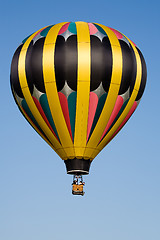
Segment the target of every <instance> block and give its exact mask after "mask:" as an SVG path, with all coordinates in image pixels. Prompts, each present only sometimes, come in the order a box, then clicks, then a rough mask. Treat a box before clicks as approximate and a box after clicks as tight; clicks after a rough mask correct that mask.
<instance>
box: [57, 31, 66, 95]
mask: <svg viewBox="0 0 160 240" xmlns="http://www.w3.org/2000/svg"><path fill="white" fill-rule="evenodd" d="M65 60H66V55H65V39H64V37H63V36H58V37H57V40H56V45H55V57H54V61H55V76H56V84H57V90H58V92H59V91H61V90H62V88H63V87H64V84H65Z"/></svg>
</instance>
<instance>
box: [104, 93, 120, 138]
mask: <svg viewBox="0 0 160 240" xmlns="http://www.w3.org/2000/svg"><path fill="white" fill-rule="evenodd" d="M122 105H123V98H122V97H121V96H118V97H117V100H116V103H115V106H114V109H113V112H112V114H111V116H110V119H109V121H108V123H107V126H106V128H105V130H104V132H103V134H102V137H101V139H100V141H101V140H102V138H103V137H104V135H105V134H106V132H107V131H108V129H109V128H110V126H111V124H112V123H113V121H114V119H115V118H116V116H117V114H118V113H119V111H120V109H121V107H122Z"/></svg>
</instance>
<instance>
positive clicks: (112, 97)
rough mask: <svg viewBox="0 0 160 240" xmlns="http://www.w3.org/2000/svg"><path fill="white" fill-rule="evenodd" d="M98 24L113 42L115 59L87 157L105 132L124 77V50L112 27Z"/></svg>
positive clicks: (88, 146)
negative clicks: (106, 93)
mask: <svg viewBox="0 0 160 240" xmlns="http://www.w3.org/2000/svg"><path fill="white" fill-rule="evenodd" d="M96 24H97V23H96ZM97 25H99V26H100V27H101V28H102V29H103V30H104V31H105V32H106V33H107V36H108V38H109V41H110V43H111V49H112V59H113V64H112V77H111V84H110V87H109V92H108V95H107V99H106V102H105V104H104V107H103V110H102V113H101V115H100V117H99V120H98V122H97V124H96V127H95V129H94V131H93V133H92V135H91V138H90V139H89V141H88V144H87V147H86V151H85V154H84V156H85V157H86V158H87V157H89V158H91V156H92V154H93V151H94V150H95V149H96V147H97V145H98V142H99V140H100V138H101V136H102V134H103V132H104V129H105V127H106V124H107V122H108V121H109V118H110V116H111V113H112V111H113V108H114V105H115V103H116V100H117V96H118V92H119V88H120V84H121V78H122V51H121V47H120V44H119V41H118V39H117V37H116V35H115V34H114V32H113V31H112V30H111V29H109V28H108V27H106V26H103V25H101V24H97Z"/></svg>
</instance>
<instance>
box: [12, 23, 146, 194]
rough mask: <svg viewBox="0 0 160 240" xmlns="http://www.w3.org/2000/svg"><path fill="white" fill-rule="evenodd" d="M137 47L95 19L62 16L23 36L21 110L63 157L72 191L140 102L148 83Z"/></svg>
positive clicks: (17, 78) (17, 85) (79, 188)
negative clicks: (63, 19) (68, 19)
mask: <svg viewBox="0 0 160 240" xmlns="http://www.w3.org/2000/svg"><path fill="white" fill-rule="evenodd" d="M146 76H147V73H146V64H145V60H144V57H143V55H142V53H141V51H140V50H139V48H138V47H137V46H136V45H135V44H134V43H133V42H132V41H131V40H130V39H128V38H127V37H126V36H125V35H124V34H122V33H120V32H119V31H117V30H115V29H113V28H110V27H106V26H104V25H102V24H98V23H86V22H63V23H58V24H55V25H51V26H47V27H44V28H42V29H40V30H38V31H36V32H35V33H33V34H31V35H30V36H28V37H27V38H25V39H24V40H23V41H22V43H21V44H20V46H19V47H18V48H17V50H16V51H15V53H14V56H13V59H12V64H11V76H10V79H11V89H12V93H13V96H14V99H15V101H16V104H17V105H18V107H19V110H20V111H21V113H22V114H23V116H24V117H25V118H26V119H27V121H28V122H29V123H30V125H31V126H32V127H33V128H34V129H35V130H36V131H37V132H38V133H39V134H40V136H41V137H42V138H43V139H44V140H45V141H46V142H47V143H48V144H49V145H50V146H51V148H52V149H53V150H54V151H55V152H56V153H57V154H58V155H59V156H60V158H62V159H63V160H64V163H65V165H66V169H67V173H68V174H72V175H73V189H72V193H73V194H77V195H78V194H80V195H83V194H84V192H83V185H84V183H83V179H82V176H83V175H85V174H88V173H89V169H90V165H91V162H92V161H93V159H94V158H95V157H96V156H97V154H98V153H99V152H100V151H101V150H102V149H103V148H104V147H105V146H106V145H107V144H108V143H109V142H110V141H111V140H112V139H113V137H114V136H115V135H116V134H117V133H118V132H119V131H120V129H121V128H122V127H123V126H124V125H125V123H126V122H127V121H128V119H129V118H130V117H131V115H132V114H133V112H134V111H135V109H136V108H137V106H138V104H139V102H140V100H141V97H142V94H143V92H144V88H145V84H146Z"/></svg>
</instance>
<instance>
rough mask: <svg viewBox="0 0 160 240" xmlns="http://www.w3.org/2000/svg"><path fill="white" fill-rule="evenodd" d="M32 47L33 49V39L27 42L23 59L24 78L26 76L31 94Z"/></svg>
mask: <svg viewBox="0 0 160 240" xmlns="http://www.w3.org/2000/svg"><path fill="white" fill-rule="evenodd" d="M32 49H33V40H32V41H31V42H30V44H29V47H28V49H27V53H26V60H25V70H26V78H27V83H28V87H29V90H30V92H31V94H33V76H32Z"/></svg>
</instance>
